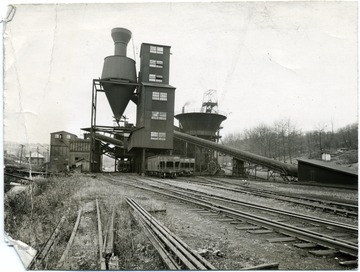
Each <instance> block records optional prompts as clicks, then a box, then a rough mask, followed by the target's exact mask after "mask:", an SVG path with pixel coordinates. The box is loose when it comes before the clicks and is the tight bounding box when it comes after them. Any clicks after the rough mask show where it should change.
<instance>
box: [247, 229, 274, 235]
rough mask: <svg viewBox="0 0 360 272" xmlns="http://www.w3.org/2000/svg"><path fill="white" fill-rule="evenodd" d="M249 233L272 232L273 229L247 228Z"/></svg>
mask: <svg viewBox="0 0 360 272" xmlns="http://www.w3.org/2000/svg"><path fill="white" fill-rule="evenodd" d="M248 232H249V233H252V234H265V233H273V232H274V231H273V230H269V229H264V230H248Z"/></svg>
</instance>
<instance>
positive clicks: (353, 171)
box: [297, 159, 358, 176]
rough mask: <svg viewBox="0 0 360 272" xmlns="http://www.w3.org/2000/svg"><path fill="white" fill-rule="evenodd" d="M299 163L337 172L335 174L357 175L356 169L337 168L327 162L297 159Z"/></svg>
mask: <svg viewBox="0 0 360 272" xmlns="http://www.w3.org/2000/svg"><path fill="white" fill-rule="evenodd" d="M297 160H298V162H299V163H306V164H311V165H314V166H318V167H322V168H326V169H329V170H332V171H337V172H343V173H347V174H350V175H356V176H357V175H358V170H357V168H356V169H354V168H348V167H344V166H338V165H333V164H329V163H327V162H323V161H318V160H310V159H297Z"/></svg>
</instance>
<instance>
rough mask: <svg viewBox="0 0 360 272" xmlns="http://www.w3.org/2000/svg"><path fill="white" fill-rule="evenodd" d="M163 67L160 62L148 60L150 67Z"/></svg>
mask: <svg viewBox="0 0 360 272" xmlns="http://www.w3.org/2000/svg"><path fill="white" fill-rule="evenodd" d="M163 65H164V63H163V61H162V60H150V67H155V68H163Z"/></svg>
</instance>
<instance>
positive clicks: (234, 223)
mask: <svg viewBox="0 0 360 272" xmlns="http://www.w3.org/2000/svg"><path fill="white" fill-rule="evenodd" d="M243 222H244V221H241V220H236V221H234V222H230V224H231V225H239V224H242V223H243Z"/></svg>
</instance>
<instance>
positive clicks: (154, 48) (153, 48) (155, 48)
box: [150, 45, 164, 54]
mask: <svg viewBox="0 0 360 272" xmlns="http://www.w3.org/2000/svg"><path fill="white" fill-rule="evenodd" d="M150 53H154V54H164V48H163V47H161V46H154V45H150Z"/></svg>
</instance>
